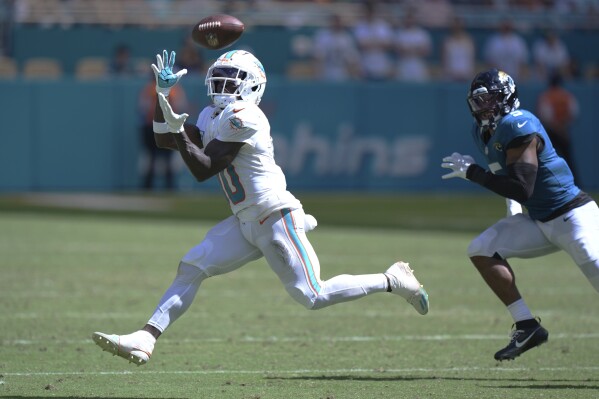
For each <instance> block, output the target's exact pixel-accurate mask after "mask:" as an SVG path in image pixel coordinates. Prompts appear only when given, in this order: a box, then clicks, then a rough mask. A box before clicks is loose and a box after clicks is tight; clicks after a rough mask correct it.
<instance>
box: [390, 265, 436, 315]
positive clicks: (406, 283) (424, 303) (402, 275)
mask: <svg viewBox="0 0 599 399" xmlns="http://www.w3.org/2000/svg"><path fill="white" fill-rule="evenodd" d="M385 276H387V278H388V279H389V284H390V285H391V287H390V288H391V292H392V293H394V294H396V295H399V296H401V297H402V298H405V300H406V301H408V303H409V304H410V305H412V306H413V307H414V309H416V311H417V312H418V313H420V314H427V313H428V293H427V292H426V290H425V289H424V288H423V287H422V284H420V282H419V281H418V280H417V279H416V276H414V271H413V270H412V269H410V265H409V264H407V263H405V262H397V263H394V264H393V265H391V267H390V268H389V269H387V271H386V272H385Z"/></svg>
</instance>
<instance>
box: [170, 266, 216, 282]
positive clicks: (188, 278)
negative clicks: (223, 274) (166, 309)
mask: <svg viewBox="0 0 599 399" xmlns="http://www.w3.org/2000/svg"><path fill="white" fill-rule="evenodd" d="M208 277H210V276H209V275H207V274H206V273H205V272H204V271H203V270H202V269H200V268H199V267H197V266H195V265H190V264H189V263H185V262H179V267H178V268H177V277H176V280H178V281H179V282H180V283H183V284H193V283H197V282H201V281H202V280H204V279H206V278H208Z"/></svg>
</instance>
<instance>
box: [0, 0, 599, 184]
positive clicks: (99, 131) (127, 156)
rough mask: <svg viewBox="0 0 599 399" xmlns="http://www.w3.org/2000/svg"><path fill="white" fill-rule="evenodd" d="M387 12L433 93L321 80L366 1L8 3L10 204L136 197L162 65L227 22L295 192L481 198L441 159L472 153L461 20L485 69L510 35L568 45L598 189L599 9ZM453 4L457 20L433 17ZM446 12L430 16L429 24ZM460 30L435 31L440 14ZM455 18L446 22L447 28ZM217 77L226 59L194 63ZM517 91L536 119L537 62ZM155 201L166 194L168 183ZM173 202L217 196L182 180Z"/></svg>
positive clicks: (3, 35) (196, 79)
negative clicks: (421, 60) (253, 63)
mask: <svg viewBox="0 0 599 399" xmlns="http://www.w3.org/2000/svg"><path fill="white" fill-rule="evenodd" d="M374 3H376V10H377V11H376V12H377V14H378V15H380V16H383V17H384V18H386V19H387V20H388V21H389V22H390V23H392V24H397V23H398V21H401V20H402V18H403V17H404V16H405V15H406V13H407V12H408V10H412V9H415V8H417V7H418V6H423V5H428V6H431V5H432V6H433V7H429V8H428V11H426V10H425V11H422V13H421V14H418V13H417V14H416V15H417V16H419V18H421V20H419V21H418V22H419V23H420V24H422V25H423V26H424V27H425V28H426V30H427V31H428V32H429V33H430V35H431V38H432V52H431V54H430V56H428V57H427V59H426V62H427V64H428V67H429V68H430V79H428V80H427V81H425V82H409V81H408V82H406V81H399V80H396V79H388V80H384V81H376V82H372V81H368V80H364V79H359V78H354V79H349V80H346V81H342V82H330V81H326V80H323V79H320V78H319V76H317V75H316V74H315V71H314V68H313V59H312V54H313V51H314V49H313V48H312V44H313V39H314V36H315V34H316V32H317V30H318V29H320V28H323V27H325V26H326V25H327V24H328V19H329V17H330V15H332V14H338V15H340V16H342V18H343V20H344V21H345V23H346V25H347V27H348V29H351V27H352V25H353V24H355V23H357V21H359V20H360V19H362V18H364V8H363V2H361V1H352V0H345V1H333V0H329V1H325V0H321V1H273V0H253V1H221V0H219V1H216V0H215V1H209V0H205V1H200V0H43V1H34V0H29V1H27V0H3V1H1V2H0V4H1V5H0V21H1V23H2V29H0V46H1V49H0V50H1V55H2V59H1V60H0V65H1V66H0V71H1V72H0V90H1V91H2V93H3V95H2V97H1V98H0V109H1V110H2V111H1V112H2V124H3V127H2V136H3V145H2V146H1V147H0V175H1V176H2V177H1V178H0V192H4V193H12V192H41V191H110V192H118V191H136V190H140V189H143V186H142V177H141V175H142V172H141V171H142V169H143V167H144V164H145V162H146V161H147V159H146V158H145V154H144V150H143V148H142V145H141V142H142V140H141V139H140V134H139V127H140V124H141V116H140V113H139V111H138V96H139V93H140V91H141V90H142V88H143V86H144V85H145V84H146V83H147V82H148V79H149V78H150V73H151V72H150V67H149V65H150V63H152V62H154V57H155V54H157V53H159V52H161V51H162V50H163V49H168V50H176V51H177V52H178V54H181V53H180V49H182V48H183V46H184V43H185V41H186V39H187V38H188V36H189V32H190V30H191V26H192V25H193V24H194V23H195V22H196V21H198V20H199V19H201V18H203V17H205V16H207V15H209V14H214V13H229V14H233V15H235V16H237V17H238V18H240V19H241V20H242V21H244V22H245V24H246V32H245V34H244V35H243V36H242V38H241V39H240V40H239V42H238V43H237V44H236V45H235V46H236V47H238V48H244V49H250V50H251V51H253V52H254V53H255V54H256V55H257V57H258V58H259V59H261V60H262V62H263V64H264V65H265V68H266V71H267V76H268V79H269V83H268V86H267V90H266V94H265V96H264V98H263V100H262V103H261V106H262V108H263V109H264V110H265V112H266V114H267V116H268V117H269V119H270V122H271V126H272V134H273V137H274V138H275V143H276V144H275V145H276V152H277V159H278V161H279V163H280V164H281V165H282V167H283V168H284V170H285V172H286V174H287V177H288V183H289V186H290V188H291V190H292V191H293V190H306V191H310V190H313V191H322V190H334V191H337V190H338V191H347V192H361V193H381V192H425V193H427V192H446V191H457V192H461V191H476V190H479V189H478V188H477V187H475V185H472V184H468V183H467V182H451V183H450V184H442V182H441V179H440V176H441V174H442V170H441V168H440V167H439V164H440V159H441V158H442V157H443V156H444V155H447V154H448V153H450V152H453V151H459V152H462V153H472V154H473V155H474V156H475V157H476V155H477V154H476V152H475V149H474V148H473V146H472V144H471V143H470V140H469V137H468V136H469V127H470V123H471V117H470V115H469V113H468V110H467V106H466V102H465V96H466V90H467V84H468V82H465V81H455V80H450V79H448V78H447V76H446V75H444V71H443V68H442V65H441V43H442V41H443V39H444V38H445V37H446V36H447V35H448V34H449V31H450V22H449V21H450V19H449V16H450V17H451V18H453V17H454V16H457V17H459V18H460V19H461V20H462V21H463V22H464V25H465V26H466V28H467V32H468V33H469V34H470V35H471V37H472V38H473V40H474V42H475V44H476V67H477V68H483V67H485V63H484V60H483V58H482V54H483V47H484V46H485V42H486V40H487V39H488V38H489V37H490V36H491V35H492V34H493V33H494V32H495V31H496V30H497V29H498V28H499V26H500V25H501V23H502V21H505V20H506V19H509V20H510V21H511V22H512V23H513V25H514V27H515V28H516V31H517V32H518V34H519V35H521V36H522V37H523V38H524V39H525V41H526V43H527V45H528V46H529V47H530V48H532V46H533V45H534V43H535V42H536V41H537V40H538V39H539V38H540V37H542V36H543V34H544V33H545V32H546V31H547V30H551V31H555V32H557V33H558V34H559V37H560V39H561V40H562V41H563V42H564V43H565V45H566V46H567V48H568V51H569V53H570V56H571V62H570V63H571V68H570V70H569V73H568V75H567V76H566V78H567V79H566V82H565V85H566V87H567V88H568V89H569V90H571V91H572V92H573V93H574V95H575V96H576V97H577V99H578V101H579V104H580V115H579V117H578V119H577V120H576V122H575V124H574V126H573V129H572V135H573V147H574V160H575V163H576V165H575V167H576V169H577V170H578V171H579V176H578V177H579V184H580V185H581V186H582V187H583V188H584V189H587V190H590V191H593V190H597V189H599V174H597V173H596V170H597V166H596V161H595V152H596V149H597V148H599V135H598V134H596V127H597V126H598V125H599V115H598V113H597V112H596V110H598V109H599V74H598V73H597V70H598V69H597V66H598V65H599V52H598V51H597V50H598V49H599V5H598V2H597V1H592V0H589V1H582V0H580V1H575V0H554V1H551V0H545V1H535V0H529V1H509V0H488V1H467V0H454V1H436V0H429V1H420V2H418V1H377V2H374ZM436 3H442V4H444V5H445V8H443V7H438V8H435V7H434V6H435V4H436ZM431 10H432V11H431ZM442 10H450V14H447V15H440V16H439V18H435V17H436V15H435V12H437V11H438V12H439V13H441V12H445V11H442ZM443 18H445V19H443ZM117 48H125V49H127V51H128V52H129V56H130V60H129V62H130V66H131V73H129V74H126V75H117V74H114V73H112V72H111V63H112V62H113V58H114V54H115V49H117ZM195 51H197V52H198V54H199V57H200V59H201V60H202V62H203V65H204V66H208V65H209V64H210V62H211V60H213V59H214V58H216V57H217V56H218V55H220V53H221V52H222V51H208V50H203V49H199V48H196V49H195ZM528 66H529V68H528V69H527V71H526V72H527V73H526V74H525V75H523V76H522V78H521V79H518V80H517V83H518V86H519V90H520V99H521V102H522V105H523V107H524V108H527V109H530V110H534V109H535V107H536V101H537V98H538V96H539V94H540V93H541V91H542V90H543V89H544V88H545V86H546V82H545V80H544V79H541V78H539V76H537V74H536V70H535V65H534V62H533V60H532V56H531V59H530V61H529V65H528ZM182 86H183V88H184V89H185V92H186V95H187V98H188V103H187V109H184V110H181V111H186V112H188V113H190V114H191V115H192V117H191V119H193V117H194V115H197V112H198V111H199V110H200V108H201V107H202V106H204V105H206V104H207V101H208V99H207V97H206V96H205V87H204V75H203V71H202V70H201V68H200V70H198V71H197V73H190V74H188V76H186V77H185V78H184V79H183V81H182ZM157 178H158V182H157V184H156V189H157V190H161V187H162V186H163V184H162V182H161V180H160V179H162V177H161V176H158V177H157ZM175 190H176V191H178V192H181V191H197V190H208V191H215V190H216V184H215V183H214V182H212V183H207V184H202V185H200V184H196V183H195V182H193V181H192V178H191V176H190V175H189V174H188V172H187V171H186V169H185V168H184V166H183V165H182V164H181V163H180V162H179V163H178V164H177V165H176V185H175Z"/></svg>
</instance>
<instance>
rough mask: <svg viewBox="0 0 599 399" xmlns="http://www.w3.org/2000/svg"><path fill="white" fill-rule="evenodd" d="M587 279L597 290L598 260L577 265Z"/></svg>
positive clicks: (598, 277) (598, 290)
mask: <svg viewBox="0 0 599 399" xmlns="http://www.w3.org/2000/svg"><path fill="white" fill-rule="evenodd" d="M578 267H579V268H580V270H581V271H582V273H583V274H584V275H585V277H586V278H587V280H589V282H590V283H591V285H592V286H593V288H595V291H597V292H599V261H594V262H587V263H584V264H582V265H578Z"/></svg>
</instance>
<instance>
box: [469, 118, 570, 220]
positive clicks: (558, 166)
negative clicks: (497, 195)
mask: <svg viewBox="0 0 599 399" xmlns="http://www.w3.org/2000/svg"><path fill="white" fill-rule="evenodd" d="M532 134H536V135H537V136H539V137H540V138H541V140H542V141H543V142H544V146H543V149H542V150H541V151H540V152H539V153H538V154H537V157H538V162H539V169H538V171H537V179H536V181H535V188H534V191H533V193H532V196H531V197H530V198H529V199H528V200H527V201H526V202H525V203H523V204H522V205H523V206H525V207H526V209H527V210H528V214H529V215H530V217H531V218H532V219H535V220H544V219H546V218H547V217H549V216H550V215H551V214H553V212H555V211H556V210H557V209H559V208H561V207H562V206H564V205H565V204H566V203H568V202H570V201H571V200H572V199H574V197H576V196H577V195H578V194H579V193H580V189H579V188H578V187H577V186H576V185H575V184H574V177H573V175H572V172H571V171H570V168H569V167H568V164H567V163H566V161H565V160H564V159H563V158H561V157H560V156H558V155H557V153H556V152H555V149H554V148H553V145H552V144H551V140H549V137H548V136H547V132H546V131H545V128H544V127H543V125H542V124H541V122H540V121H539V119H538V118H537V117H536V116H534V115H533V114H532V113H531V112H529V111H526V110H516V111H512V112H511V113H509V114H508V115H506V116H504V117H503V118H501V119H500V120H499V122H498V124H497V128H496V129H495V133H493V135H492V136H491V138H490V139H489V141H488V143H486V144H485V142H484V140H483V137H482V135H481V130H480V128H479V127H478V126H477V125H476V124H474V126H473V128H472V137H473V138H474V142H475V143H476V146H477V148H478V149H479V150H480V151H481V153H482V154H483V155H484V156H485V159H486V161H487V164H488V168H489V170H490V171H491V172H493V173H495V174H497V175H507V167H506V162H505V161H506V149H507V148H509V145H510V143H511V142H512V141H513V140H514V139H517V138H519V137H526V136H529V135H532Z"/></svg>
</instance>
